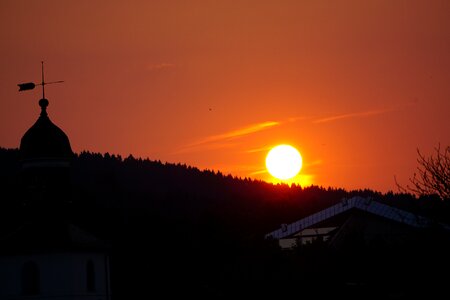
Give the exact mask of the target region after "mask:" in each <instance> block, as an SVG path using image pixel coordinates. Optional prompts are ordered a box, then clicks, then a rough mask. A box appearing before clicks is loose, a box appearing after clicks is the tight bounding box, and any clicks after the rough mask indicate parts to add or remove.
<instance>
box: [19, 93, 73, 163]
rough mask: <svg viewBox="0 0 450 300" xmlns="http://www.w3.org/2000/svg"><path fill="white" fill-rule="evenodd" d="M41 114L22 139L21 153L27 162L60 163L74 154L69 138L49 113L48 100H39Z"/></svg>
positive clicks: (24, 161) (23, 159)
mask: <svg viewBox="0 0 450 300" xmlns="http://www.w3.org/2000/svg"><path fill="white" fill-rule="evenodd" d="M39 106H40V107H41V115H40V116H39V118H38V120H37V121H36V123H34V125H33V126H31V128H30V129H28V131H27V132H26V133H25V134H24V135H23V137H22V140H21V141H20V155H21V159H22V161H23V163H24V165H25V164H26V163H27V162H33V161H34V162H35V161H40V162H42V163H44V162H45V163H46V164H48V163H50V164H51V163H52V162H53V163H58V162H63V161H68V160H69V159H70V158H71V157H72V155H73V152H72V148H71V147H70V142H69V138H68V137H67V135H66V134H65V133H64V131H62V130H61V129H60V128H59V127H58V126H56V125H55V124H53V123H52V121H50V118H49V117H48V115H47V106H48V100H47V99H45V98H43V99H41V100H39Z"/></svg>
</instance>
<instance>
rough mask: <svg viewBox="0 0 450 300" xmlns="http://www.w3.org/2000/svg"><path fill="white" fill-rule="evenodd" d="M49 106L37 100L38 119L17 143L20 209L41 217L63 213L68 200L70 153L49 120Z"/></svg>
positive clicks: (65, 136) (60, 132) (55, 127)
mask: <svg viewBox="0 0 450 300" xmlns="http://www.w3.org/2000/svg"><path fill="white" fill-rule="evenodd" d="M48 105H49V101H48V100H47V99H45V98H42V99H41V100H39V106H40V107H41V113H40V116H39V118H38V119H37V121H36V122H35V123H34V125H33V126H31V128H30V129H28V131H27V132H26V133H25V134H24V135H23V137H22V139H21V142H20V158H21V171H20V173H21V185H22V191H23V197H22V198H23V200H22V201H23V203H22V205H23V206H24V208H25V209H30V210H33V211H36V210H38V211H39V212H40V213H41V212H42V211H46V210H48V209H52V210H55V209H58V210H65V209H66V208H67V205H68V204H69V203H70V197H71V195H70V194H71V193H70V161H71V158H72V156H73V153H72V149H71V147H70V142H69V138H68V137H67V135H66V134H65V133H64V131H62V130H61V129H60V128H59V127H58V126H56V125H55V124H53V122H52V121H51V120H50V118H49V116H48V113H47V107H48ZM61 213H62V211H61Z"/></svg>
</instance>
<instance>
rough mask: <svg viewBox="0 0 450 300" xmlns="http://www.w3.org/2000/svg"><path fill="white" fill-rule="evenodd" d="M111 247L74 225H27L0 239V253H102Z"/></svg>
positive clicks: (56, 223)
mask: <svg viewBox="0 0 450 300" xmlns="http://www.w3.org/2000/svg"><path fill="white" fill-rule="evenodd" d="M107 248H109V245H108V244H107V243H106V242H104V241H102V240H100V239H98V238H97V237H95V236H94V235H92V234H90V233H88V232H87V231H85V230H83V229H81V228H79V227H78V226H76V225H74V224H71V223H61V222H55V223H53V222H42V221H41V222H28V223H25V224H23V225H21V226H19V227H17V228H16V229H15V230H10V231H9V233H8V234H5V235H3V236H1V237H0V253H3V254H25V253H42V252H55V251H56V252H58V251H71V252H72V251H75V252H83V251H101V250H105V249H107Z"/></svg>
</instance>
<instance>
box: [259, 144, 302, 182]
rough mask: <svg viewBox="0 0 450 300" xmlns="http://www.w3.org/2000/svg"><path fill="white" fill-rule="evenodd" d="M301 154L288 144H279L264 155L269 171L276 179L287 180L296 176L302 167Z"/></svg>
mask: <svg viewBox="0 0 450 300" xmlns="http://www.w3.org/2000/svg"><path fill="white" fill-rule="evenodd" d="M302 165H303V160H302V156H301V155H300V153H299V152H298V150H297V149H295V148H294V147H292V146H290V145H279V146H276V147H274V148H272V149H271V150H270V151H269V153H268V154H267V157H266V167H267V170H268V171H269V173H270V174H271V175H272V176H273V177H275V178H278V179H281V180H287V179H291V178H292V177H294V176H296V175H297V174H298V173H299V172H300V170H301V169H302Z"/></svg>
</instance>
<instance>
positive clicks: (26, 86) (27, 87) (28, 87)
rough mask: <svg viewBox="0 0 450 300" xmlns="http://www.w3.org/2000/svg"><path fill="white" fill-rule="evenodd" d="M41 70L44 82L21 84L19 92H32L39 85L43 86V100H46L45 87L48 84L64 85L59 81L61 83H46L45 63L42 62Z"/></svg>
mask: <svg viewBox="0 0 450 300" xmlns="http://www.w3.org/2000/svg"><path fill="white" fill-rule="evenodd" d="M41 69H42V82H41V83H37V84H35V83H34V82H26V83H19V84H18V86H19V92H21V91H26V90H32V89H34V88H35V87H36V86H37V85H41V86H42V99H45V86H46V85H47V84H53V83H62V82H64V81H63V80H59V81H51V82H45V81H44V62H43V61H41Z"/></svg>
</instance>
